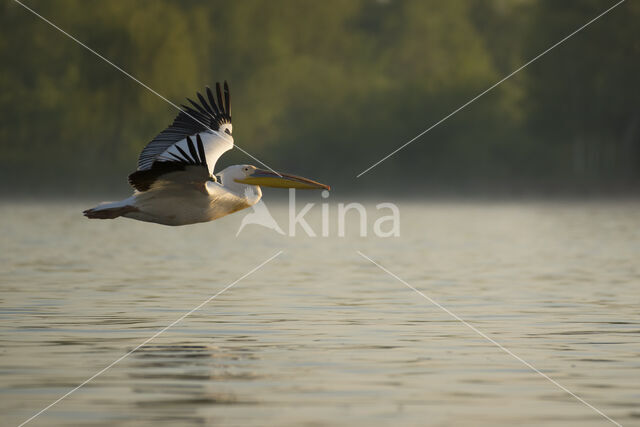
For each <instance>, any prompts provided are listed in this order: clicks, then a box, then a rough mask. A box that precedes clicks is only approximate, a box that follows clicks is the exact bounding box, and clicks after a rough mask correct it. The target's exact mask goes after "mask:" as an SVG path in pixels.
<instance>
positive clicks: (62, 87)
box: [0, 0, 640, 194]
mask: <svg viewBox="0 0 640 427" xmlns="http://www.w3.org/2000/svg"><path fill="white" fill-rule="evenodd" d="M27 4H28V5H29V6H30V7H33V8H34V9H35V10H37V11H38V12H39V13H41V14H42V15H43V16H45V17H47V18H48V19H50V20H51V21H53V22H54V23H56V24H57V25H59V26H60V27H61V28H63V29H65V30H67V31H69V32H70V33H71V34H73V35H74V36H76V37H77V38H78V39H80V40H82V41H83V42H85V43H86V44H87V45H89V46H91V47H92V48H94V49H95V50H97V51H98V52H100V53H101V54H103V55H104V56H106V57H107V58H109V59H111V60H113V61H114V62H115V63H116V64H118V65H119V66H121V67H122V68H124V69H125V70H127V71H128V72H130V73H131V74H132V75H134V76H136V77H137V78H139V79H140V80H141V81H143V82H145V83H146V84H148V85H149V86H150V87H152V88H154V89H155V90H157V91H158V92H159V93H161V94H163V95H164V96H166V97H167V98H169V99H171V100H172V101H174V102H176V103H182V102H184V98H185V97H187V96H189V97H192V96H193V95H194V94H195V92H196V91H199V90H202V89H203V88H204V87H205V86H206V85H213V84H215V82H216V81H218V80H225V79H226V80H228V81H229V83H230V84H231V92H232V99H233V102H232V104H233V106H232V108H233V111H232V113H233V120H234V138H235V141H236V143H237V144H238V145H240V146H241V147H242V148H243V149H245V150H247V151H249V152H250V153H252V154H253V155H255V156H257V157H258V158H260V159H261V160H263V161H264V162H266V163H267V164H269V165H270V166H272V167H274V168H278V169H281V170H285V171H291V172H294V173H296V172H297V173H304V175H305V176H311V177H314V178H316V179H318V180H320V181H322V182H328V183H330V184H331V185H332V186H333V187H334V188H335V189H336V190H339V189H350V190H357V191H364V190H367V191H372V190H373V189H382V190H389V191H391V190H397V189H400V191H402V192H406V193H408V194H409V193H411V194H415V193H416V191H418V192H419V194H431V193H438V192H460V191H468V192H474V191H482V192H484V191H511V192H513V191H516V192H517V191H528V190H536V191H591V190H598V191H609V190H614V191H632V192H636V191H637V184H638V183H639V182H640V90H639V89H640V85H639V83H638V81H639V76H640V25H638V22H640V2H638V1H627V2H625V3H624V4H622V5H621V6H619V7H618V8H616V9H614V10H613V11H612V12H611V13H609V14H607V15H605V16H603V17H602V18H601V19H599V20H598V21H596V22H594V23H593V24H592V25H590V26H589V27H587V28H586V29H584V30H583V31H581V32H580V33H578V34H576V35H575V36H574V37H572V38H571V39H569V40H567V41H566V42H565V43H564V44H562V45H560V46H558V47H557V48H556V49H554V50H552V51H551V52H549V53H548V54H547V55H546V56H544V57H543V58H541V59H540V60H538V61H536V62H534V63H533V64H531V65H530V66H529V67H527V68H526V69H524V70H523V71H521V72H520V73H518V74H516V75H515V76H514V77H512V78H511V79H509V80H507V81H506V82H504V83H503V84H502V85H500V86H499V87H497V88H496V89H494V90H493V91H491V92H490V93H488V94H487V95H485V96H484V97H482V98H480V99H479V100H478V101H476V102H475V103H473V104H471V105H469V106H468V107H467V108H465V109H464V110H462V111H461V112H460V113H458V114H456V115H455V116H453V117H451V118H450V119H449V120H447V121H446V122H444V123H442V124H441V125H440V126H438V127H436V128H435V129H433V130H432V131H431V132H429V133H427V134H426V135H424V136H423V137H422V138H420V139H419V140H417V141H415V142H414V143H413V144H411V145H410V146H409V147H407V148H406V149H404V150H402V151H400V152H399V153H397V154H396V155H395V156H393V157H392V158H390V159H389V160H387V161H386V162H384V163H382V164H381V165H380V166H378V167H377V168H375V169H373V170H372V171H371V172H370V173H368V174H366V175H364V176H363V177H362V178H359V179H355V175H356V174H357V173H359V172H361V171H362V170H364V169H365V168H366V167H368V166H369V165H371V164H372V163H374V162H375V161H377V160H379V159H380V158H382V157H383V156H385V155H386V154H388V153H389V152H391V151H392V150H394V149H395V148H397V147H398V146H399V145H401V144H403V143H404V142H406V141H408V140H409V139H411V138H412V137H414V136H415V135H417V134H418V133H420V132H421V131H423V130H424V129H426V128H427V127H429V126H430V125H432V124H433V123H435V122H437V121H438V120H440V119H441V118H442V117H444V116H445V115H447V114H449V113H450V112H451V111H453V110H455V109H456V108H457V107H459V106H460V105H462V104H463V103H465V102H467V101H468V100H469V99H471V98H472V97H474V96H476V95H477V94H478V93H480V92H482V91H483V90H485V89H486V88H488V87H489V86H491V85H492V84H493V83H495V82H496V81H498V80H500V79H501V78H502V77H503V76H505V75H507V74H508V73H510V72H511V71H513V70H514V69H516V68H518V67H519V66H521V65H522V64H523V63H525V62H526V61H528V60H529V59H531V58H533V57H535V56H536V55H537V54H539V53H540V52H542V51H543V50H545V49H546V48H548V47H549V46H551V45H552V44H554V43H556V42H557V41H558V40H560V39H562V38H563V37H565V36H566V35H568V34H569V33H571V32H572V31H574V30H575V29H577V28H578V27H580V26H581V25H583V24H584V23H586V22H587V21H588V20H590V19H592V18H594V17H595V16H597V15H598V14H599V13H601V12H602V11H603V10H605V9H607V8H608V7H610V6H612V5H613V4H614V1H613V0H606V1H605V0H571V1H568V0H567V1H553V0H545V1H534V0H454V1H446V2H444V1H435V0H434V1H425V0H415V1H409V0H407V1H400V0H386V1H383V0H378V1H373V0H350V1H338V0H325V1H320V2H319V1H298V0H290V1H258V0H255V1H254V0H243V1H232V2H226V1H206V2H204V1H177V0H176V1H169V0H167V1H159V0H157V1H142V0H140V1H125V0H110V1H97V0H90V1H87V0H64V1H62V0H60V1H36V0H31V1H29V2H28V3H27ZM0 12H1V13H0V25H1V26H2V37H1V38H0V60H1V62H2V68H1V69H0V89H1V90H0V108H1V111H2V114H1V115H0V123H1V124H0V144H2V156H0V178H2V179H1V181H2V183H3V190H4V192H5V193H6V192H10V191H11V189H18V190H20V191H28V192H29V191H32V192H38V191H52V190H56V191H57V193H58V194H74V193H83V192H87V191H96V190H100V191H106V190H116V189H117V190H122V189H123V188H125V187H126V185H127V184H126V174H128V173H129V172H131V171H132V170H134V169H135V165H136V159H137V155H138V153H139V151H140V149H141V148H142V147H143V146H144V145H145V144H146V143H147V142H148V141H149V140H151V139H152V138H153V137H154V136H155V135H156V134H157V133H158V132H159V131H160V130H162V128H163V127H164V126H166V125H168V124H169V123H170V122H171V121H172V119H173V117H174V115H175V113H176V112H175V110H174V109H173V107H171V106H170V105H168V104H167V103H165V102H164V101H163V100H161V99H159V98H158V97H156V96H155V95H153V94H152V93H150V92H149V91H147V90H146V89H144V88H142V87H141V86H139V85H138V84H136V83H135V82H133V81H132V80H130V79H129V78H127V77H125V76H124V75H122V74H121V73H120V72H118V71H117V70H115V69H114V68H112V67H111V66H109V65H108V64H106V63H105V62H103V61H101V60H100V59H98V58H97V57H95V56H94V55H92V54H91V53H90V52H88V51H87V50H85V49H83V48H82V47H81V46H79V45H77V44H76V43H74V42H73V41H72V40H70V39H68V38H67V37H65V36H64V35H63V34H60V33H59V32H58V31H56V30H55V29H53V28H51V27H50V26H49V25H47V24H46V23H44V22H43V21H41V20H39V19H38V18H37V17H35V16H33V15H32V14H30V13H28V12H27V11H26V10H24V9H23V8H22V7H20V6H19V5H17V4H15V3H14V2H3V3H2V4H1V5H0ZM233 163H255V162H254V161H253V160H252V159H250V158H248V157H247V156H245V155H243V154H242V153H241V152H239V151H238V150H234V152H233V153H232V154H230V155H226V156H225V157H223V159H222V162H221V166H223V167H224V166H225V165H228V164H233Z"/></svg>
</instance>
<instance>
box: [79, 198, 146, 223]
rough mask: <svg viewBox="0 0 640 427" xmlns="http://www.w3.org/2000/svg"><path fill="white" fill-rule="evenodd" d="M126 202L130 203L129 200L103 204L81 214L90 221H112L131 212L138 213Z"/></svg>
mask: <svg viewBox="0 0 640 427" xmlns="http://www.w3.org/2000/svg"><path fill="white" fill-rule="evenodd" d="M128 202H130V200H129V199H126V200H122V201H120V202H104V203H100V204H99V205H98V206H96V207H95V208H91V209H87V210H86V211H83V212H82V213H83V214H84V216H86V217H87V218H91V219H114V218H118V217H119V216H123V215H126V214H128V213H131V212H138V208H136V207H135V206H131V205H130V204H129V203H128Z"/></svg>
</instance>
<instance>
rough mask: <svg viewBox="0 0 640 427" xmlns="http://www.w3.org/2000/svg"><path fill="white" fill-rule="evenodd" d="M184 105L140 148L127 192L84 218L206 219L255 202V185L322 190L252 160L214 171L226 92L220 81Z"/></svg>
mask: <svg viewBox="0 0 640 427" xmlns="http://www.w3.org/2000/svg"><path fill="white" fill-rule="evenodd" d="M206 95H207V98H206V99H205V97H204V96H203V95H201V94H200V93H197V97H198V100H199V101H200V102H199V103H198V102H196V101H193V100H191V99H189V98H187V101H189V102H190V103H191V105H192V107H193V108H192V107H188V106H185V105H183V106H182V108H183V109H182V110H181V111H180V113H178V116H177V117H176V118H175V119H174V121H173V123H172V124H171V125H170V126H169V127H168V128H166V129H165V130H163V131H162V132H160V134H158V136H156V137H155V138H154V139H153V140H152V141H151V142H150V143H149V144H147V146H146V147H144V149H143V150H142V152H141V153H140V157H139V159H138V169H137V170H136V171H135V172H133V173H132V174H131V175H129V183H130V184H131V186H132V187H133V188H134V193H133V195H132V196H131V197H129V198H126V199H124V200H121V201H119V202H104V203H101V204H100V205H98V206H96V207H95V208H92V209H87V210H85V211H84V212H83V213H84V215H85V216H86V217H87V218H98V219H113V218H118V217H124V218H131V219H136V220H138V221H146V222H153V223H157V224H164V225H186V224H195V223H199V222H208V221H213V220H215V219H218V218H221V217H223V216H225V215H229V214H231V213H234V212H237V211H239V210H242V209H246V208H248V207H250V206H253V205H255V204H256V203H258V201H260V199H261V198H262V191H261V189H260V186H261V185H262V186H265V187H278V188H298V189H326V190H329V189H330V188H329V186H327V185H324V184H320V183H319V182H316V181H313V180H310V179H307V178H303V177H300V176H295V175H290V174H285V173H278V172H274V171H272V170H264V169H258V168H257V167H255V166H252V165H234V166H229V167H228V168H226V169H223V170H222V171H219V172H218V173H217V174H215V173H214V167H215V164H216V162H217V161H218V159H219V158H220V156H222V154H223V153H225V152H226V151H228V150H230V149H231V148H233V136H232V130H233V126H232V124H231V96H230V92H229V85H228V84H227V82H226V81H225V82H224V99H223V92H222V90H221V88H220V83H216V98H217V99H216V98H214V95H213V92H212V91H211V89H210V88H208V87H207V88H206Z"/></svg>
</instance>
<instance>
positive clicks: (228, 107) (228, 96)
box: [224, 80, 231, 118]
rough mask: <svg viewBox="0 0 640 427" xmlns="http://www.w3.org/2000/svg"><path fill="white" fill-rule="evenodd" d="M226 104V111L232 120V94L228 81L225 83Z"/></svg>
mask: <svg viewBox="0 0 640 427" xmlns="http://www.w3.org/2000/svg"><path fill="white" fill-rule="evenodd" d="M224 102H225V107H224V108H225V110H226V113H227V116H229V118H231V92H229V84H228V83H227V81H226V80H225V81H224Z"/></svg>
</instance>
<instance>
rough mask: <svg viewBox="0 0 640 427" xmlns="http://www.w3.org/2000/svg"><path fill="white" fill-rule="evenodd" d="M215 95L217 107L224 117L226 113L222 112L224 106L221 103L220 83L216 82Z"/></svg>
mask: <svg viewBox="0 0 640 427" xmlns="http://www.w3.org/2000/svg"><path fill="white" fill-rule="evenodd" d="M216 95H217V96H218V107H220V110H222V113H223V114H224V115H227V116H228V114H227V112H226V111H225V110H224V104H223V103H222V90H220V82H216Z"/></svg>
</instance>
